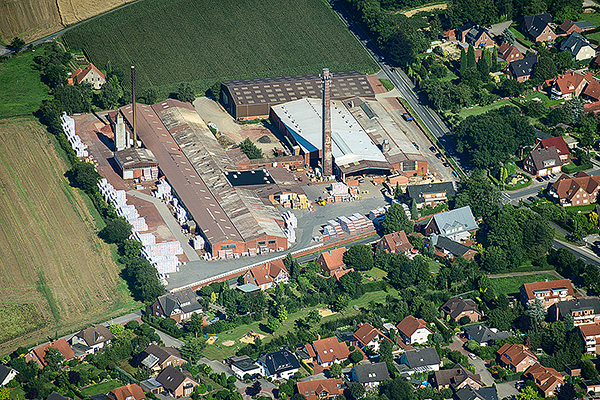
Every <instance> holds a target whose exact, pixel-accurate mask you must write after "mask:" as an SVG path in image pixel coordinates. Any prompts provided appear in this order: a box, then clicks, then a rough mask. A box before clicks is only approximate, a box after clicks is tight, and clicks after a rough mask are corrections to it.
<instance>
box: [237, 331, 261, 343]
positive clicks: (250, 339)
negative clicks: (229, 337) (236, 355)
mask: <svg viewBox="0 0 600 400" xmlns="http://www.w3.org/2000/svg"><path fill="white" fill-rule="evenodd" d="M264 338H265V335H262V334H260V333H256V332H248V333H247V334H245V335H244V336H242V337H241V338H240V342H242V343H247V344H248V343H251V344H254V341H255V340H256V339H260V340H263V339H264Z"/></svg>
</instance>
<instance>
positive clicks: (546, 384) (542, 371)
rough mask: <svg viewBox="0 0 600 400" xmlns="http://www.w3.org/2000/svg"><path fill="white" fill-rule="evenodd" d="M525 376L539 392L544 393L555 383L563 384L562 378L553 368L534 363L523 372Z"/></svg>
mask: <svg viewBox="0 0 600 400" xmlns="http://www.w3.org/2000/svg"><path fill="white" fill-rule="evenodd" d="M525 375H530V376H531V377H532V378H533V380H534V381H535V383H536V385H537V386H538V387H539V388H540V390H541V391H542V392H544V393H546V392H547V391H548V390H550V389H552V388H553V386H554V385H555V384H557V383H563V382H564V378H563V376H562V375H561V374H560V372H558V371H557V370H555V369H554V368H550V367H544V366H543V365H542V364H540V363H535V364H533V365H532V366H531V367H529V368H528V369H527V371H525Z"/></svg>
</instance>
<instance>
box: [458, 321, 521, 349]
mask: <svg viewBox="0 0 600 400" xmlns="http://www.w3.org/2000/svg"><path fill="white" fill-rule="evenodd" d="M463 331H464V332H465V336H466V338H467V340H474V341H476V342H477V343H478V344H479V345H480V346H493V345H494V344H495V343H496V342H498V341H500V340H502V339H506V338H507V337H509V336H510V333H508V332H501V331H498V329H496V328H490V327H488V326H487V325H485V324H478V325H469V326H465V327H464V328H463Z"/></svg>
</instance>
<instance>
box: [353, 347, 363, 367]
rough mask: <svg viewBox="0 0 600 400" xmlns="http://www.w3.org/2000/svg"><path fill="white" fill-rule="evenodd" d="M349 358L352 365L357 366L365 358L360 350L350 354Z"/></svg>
mask: <svg viewBox="0 0 600 400" xmlns="http://www.w3.org/2000/svg"><path fill="white" fill-rule="evenodd" d="M349 358H350V361H352V364H358V363H359V362H361V361H362V360H363V359H364V358H365V356H364V355H363V353H362V352H361V351H360V350H358V349H356V350H354V351H353V352H352V353H350V357H349Z"/></svg>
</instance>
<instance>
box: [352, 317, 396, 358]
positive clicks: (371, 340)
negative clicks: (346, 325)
mask: <svg viewBox="0 0 600 400" xmlns="http://www.w3.org/2000/svg"><path fill="white" fill-rule="evenodd" d="M354 338H355V339H356V342H357V344H358V347H360V348H361V349H364V348H367V347H369V348H371V349H373V350H374V351H379V346H380V345H381V343H382V342H383V341H384V340H388V339H387V338H386V337H385V336H384V335H383V333H381V332H380V331H379V329H377V328H375V327H373V325H371V324H368V323H360V324H359V325H358V330H357V331H356V332H354Z"/></svg>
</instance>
